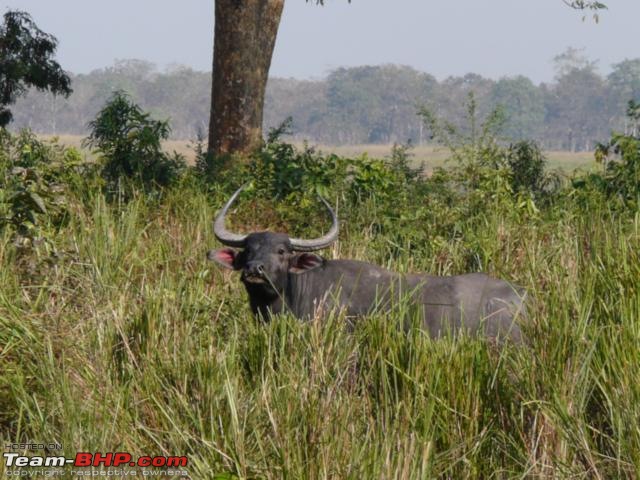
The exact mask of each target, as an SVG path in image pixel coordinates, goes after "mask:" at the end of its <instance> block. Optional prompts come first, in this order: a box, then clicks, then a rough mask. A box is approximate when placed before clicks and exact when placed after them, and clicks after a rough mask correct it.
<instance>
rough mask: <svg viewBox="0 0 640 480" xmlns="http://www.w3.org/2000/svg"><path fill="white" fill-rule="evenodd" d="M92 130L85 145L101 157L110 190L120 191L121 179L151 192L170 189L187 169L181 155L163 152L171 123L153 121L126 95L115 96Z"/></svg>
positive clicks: (93, 122) (115, 94)
mask: <svg viewBox="0 0 640 480" xmlns="http://www.w3.org/2000/svg"><path fill="white" fill-rule="evenodd" d="M89 126H90V128H91V134H90V135H89V137H88V138H87V140H86V143H87V145H90V146H92V147H95V148H96V149H97V150H98V151H99V152H100V153H101V154H102V157H103V158H102V161H103V165H102V176H103V178H104V179H105V180H106V181H107V185H108V187H109V188H110V189H111V190H116V189H117V188H118V187H120V186H121V180H122V179H125V180H126V179H129V180H133V181H134V182H136V183H139V184H141V185H142V186H143V187H145V188H148V189H149V188H153V187H156V186H167V185H169V184H171V183H172V182H173V181H175V180H176V179H177V178H178V175H179V173H180V171H181V170H182V168H183V167H184V159H183V158H182V157H181V156H180V155H178V154H175V153H174V154H173V155H169V154H167V153H165V152H163V151H162V147H161V141H162V140H166V139H167V138H168V137H169V132H170V127H169V122H168V121H166V120H165V121H162V120H153V119H152V118H150V115H149V114H148V113H145V112H143V111H142V109H141V108H140V107H139V106H138V105H137V104H135V103H134V102H133V101H132V100H131V99H130V98H129V97H128V95H127V94H125V93H124V92H121V91H118V92H115V93H114V95H113V97H112V98H111V100H110V101H109V102H108V103H107V104H106V105H105V106H104V108H103V109H102V110H101V111H100V112H99V113H98V116H97V117H96V118H95V120H93V121H92V122H91V123H90V124H89ZM125 186H126V185H125ZM125 193H127V192H126V190H125Z"/></svg>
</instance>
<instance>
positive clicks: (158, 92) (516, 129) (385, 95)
mask: <svg viewBox="0 0 640 480" xmlns="http://www.w3.org/2000/svg"><path fill="white" fill-rule="evenodd" d="M556 71H557V75H556V78H555V79H554V81H553V82H552V83H543V84H540V85H535V84H534V83H533V82H532V81H531V80H529V79H528V78H526V77H523V76H516V77H505V78H501V79H500V80H492V79H488V78H484V77H482V76H480V75H476V74H473V73H470V74H467V75H465V76H463V77H449V78H447V79H445V80H443V81H440V82H439V81H437V80H436V79H435V78H434V77H433V76H432V75H429V74H428V73H423V72H419V71H416V70H414V69H413V68H410V67H406V66H396V65H384V66H364V67H355V68H340V69H337V70H335V71H333V72H331V73H330V74H329V75H328V76H327V77H326V78H325V79H321V80H296V79H284V78H272V79H270V81H269V86H268V89H267V99H266V106H265V122H264V123H265V127H266V129H269V128H271V127H275V126H278V125H280V124H281V123H282V122H283V121H284V120H285V119H286V118H287V117H292V118H293V136H294V137H295V138H297V139H308V140H310V141H312V142H320V143H324V144H350V143H351V144H353V143H385V144H387V143H394V142H400V143H404V142H407V141H411V142H413V143H414V144H419V143H425V142H428V141H429V140H430V133H429V132H428V131H426V129H425V127H424V126H423V123H422V121H421V117H419V116H418V115H417V112H418V110H419V109H420V108H421V107H426V108H428V109H430V110H431V111H432V112H434V113H435V114H436V115H438V116H439V117H440V118H442V119H445V120H447V121H449V122H451V123H452V124H454V125H460V126H463V125H465V124H467V123H468V122H467V119H466V118H465V116H466V110H465V101H466V100H467V97H468V95H469V92H473V93H474V95H475V99H476V102H477V107H478V112H479V114H480V115H486V114H488V113H489V112H491V111H492V110H493V109H494V108H495V107H497V106H501V107H502V108H503V111H504V113H505V115H506V122H505V126H504V136H505V138H506V139H513V140H516V139H534V140H537V141H538V142H540V143H541V145H542V146H543V147H544V148H546V149H553V150H590V149H592V148H593V146H594V144H595V142H598V141H602V140H603V139H606V138H607V137H608V136H609V133H610V132H611V131H612V130H617V131H625V129H626V128H627V125H626V124H625V112H626V106H627V103H628V101H629V100H632V99H635V100H636V101H638V100H640V59H633V60H625V61H623V62H621V63H619V64H616V65H614V66H613V69H612V71H611V73H610V74H609V75H607V76H603V75H601V74H600V73H599V72H598V70H597V68H596V66H595V63H594V62H590V61H587V60H585V59H584V58H583V57H581V56H580V55H579V54H578V52H577V51H575V50H571V49H570V50H568V51H567V52H566V53H565V54H562V55H559V56H558V57H556ZM72 86H73V89H74V92H73V94H72V95H71V96H70V97H69V98H68V99H64V98H61V97H59V98H55V97H52V96H51V95H48V94H44V93H40V92H36V91H33V92H30V93H29V94H28V95H27V96H26V97H25V98H23V99H21V100H20V101H19V102H18V104H17V105H16V106H15V109H14V116H15V122H14V124H13V128H20V127H23V126H29V127H31V129H33V130H34V131H36V132H39V133H48V134H86V133H87V123H88V122H89V121H90V120H92V119H93V118H94V117H95V115H96V113H97V112H98V110H99V109H100V108H101V107H102V106H103V105H104V103H105V101H106V100H107V98H108V97H110V95H111V94H112V92H113V91H114V90H118V89H122V90H125V91H127V92H128V93H130V94H131V96H132V97H133V99H134V100H135V101H136V102H138V103H139V104H140V105H141V106H142V107H143V108H144V109H146V110H149V111H151V112H152V113H153V114H154V115H155V116H158V117H160V118H169V119H170V121H171V126H172V129H173V132H172V136H173V137H174V138H180V139H195V138H196V137H197V135H198V134H199V133H201V134H203V133H206V129H207V124H208V122H209V108H210V91H211V73H210V72H197V71H194V70H192V69H190V68H186V67H174V68H170V69H167V70H165V71H164V72H158V71H157V70H156V68H155V66H154V65H153V64H151V63H149V62H145V61H140V60H124V61H118V62H116V63H115V65H114V66H112V67H109V68H105V69H101V70H95V71H93V72H91V73H89V74H82V75H72Z"/></svg>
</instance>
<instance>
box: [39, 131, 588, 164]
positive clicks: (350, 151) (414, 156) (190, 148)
mask: <svg viewBox="0 0 640 480" xmlns="http://www.w3.org/2000/svg"><path fill="white" fill-rule="evenodd" d="M42 138H43V139H51V138H58V139H59V141H60V143H62V144H65V145H69V146H72V147H75V148H78V149H80V150H81V151H82V152H83V153H84V154H86V155H87V157H88V158H92V154H91V151H90V149H88V148H84V147H83V145H82V141H83V139H84V137H82V136H80V135H59V136H57V137H54V136H53V135H42ZM296 145H297V146H298V147H302V144H301V143H296ZM309 145H310V146H312V147H314V148H316V149H317V150H320V151H322V152H324V153H335V154H336V155H340V156H343V157H358V156H361V155H363V154H365V153H366V154H367V155H368V156H369V157H371V158H388V157H390V156H391V152H392V149H393V145H379V144H363V145H340V146H336V145H317V144H313V143H310V144H309ZM163 147H164V148H165V149H166V150H169V151H175V152H177V153H179V154H181V155H184V156H185V158H186V159H187V162H188V163H189V164H193V162H194V160H195V152H194V142H193V141H188V140H165V141H164V142H163ZM410 154H411V161H412V163H413V164H414V165H415V166H419V165H424V167H425V171H427V172H430V171H431V170H433V169H434V168H436V167H442V166H444V165H445V163H446V160H447V158H448V157H449V155H448V151H447V149H446V148H445V147H434V146H427V145H421V146H415V147H412V148H411V150H410ZM545 155H546V157H547V161H548V167H549V168H551V169H556V168H557V169H561V170H562V171H564V172H572V171H574V170H577V169H581V170H589V169H593V168H597V164H596V162H595V160H594V157H593V152H564V151H562V152H561V151H550V152H545Z"/></svg>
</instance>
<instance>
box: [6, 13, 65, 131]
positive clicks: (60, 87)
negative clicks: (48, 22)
mask: <svg viewBox="0 0 640 480" xmlns="http://www.w3.org/2000/svg"><path fill="white" fill-rule="evenodd" d="M57 45H58V42H57V40H56V39H55V37H53V36H52V35H49V34H48V33H45V32H43V31H42V30H40V29H39V28H38V27H37V25H36V24H35V23H34V21H33V20H32V19H31V16H30V15H29V14H28V13H26V12H22V11H18V10H10V11H8V12H7V13H5V14H4V23H3V24H2V25H1V26H0V127H3V128H4V127H6V126H7V125H8V124H9V123H10V122H11V120H12V118H13V115H12V114H11V110H9V109H8V108H7V106H8V105H12V104H13V103H15V101H16V99H17V98H18V97H20V96H21V95H23V94H24V93H25V92H26V91H27V88H28V87H35V88H37V89H38V90H49V91H50V92H52V93H54V94H58V93H61V94H63V95H65V96H68V95H69V94H70V93H71V87H70V84H71V80H70V79H69V77H68V76H67V74H66V73H65V72H64V71H63V70H62V67H60V65H59V64H58V62H56V61H55V60H53V55H54V53H55V51H56V48H57Z"/></svg>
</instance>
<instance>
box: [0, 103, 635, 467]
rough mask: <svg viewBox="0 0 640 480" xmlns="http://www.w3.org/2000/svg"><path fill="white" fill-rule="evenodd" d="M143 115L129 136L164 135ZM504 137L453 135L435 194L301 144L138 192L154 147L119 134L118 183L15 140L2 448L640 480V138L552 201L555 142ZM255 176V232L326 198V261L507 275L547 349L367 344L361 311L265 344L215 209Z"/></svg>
mask: <svg viewBox="0 0 640 480" xmlns="http://www.w3.org/2000/svg"><path fill="white" fill-rule="evenodd" d="M125 100H126V98H125ZM114 102H115V103H116V104H120V103H118V102H122V98H120V99H118V98H117V97H115V98H114V99H113V102H112V103H111V104H110V105H107V107H105V108H104V109H103V110H102V112H103V113H104V112H108V111H110V110H109V107H110V106H113V105H114ZM121 106H122V105H121ZM471 106H472V105H468V106H467V111H468V112H471V113H473V112H472V109H471V108H470V107H471ZM125 107H126V108H123V111H124V112H125V113H126V114H127V115H129V116H130V118H129V119H128V120H127V119H126V118H124V119H122V122H121V124H123V125H127V124H129V123H127V122H131V121H134V120H136V119H137V120H139V121H142V123H143V126H144V125H147V126H149V125H151V126H158V124H157V123H155V122H156V121H155V120H153V119H152V118H151V117H148V116H145V115H144V114H143V112H142V111H140V110H139V109H137V108H133V107H137V106H136V105H134V104H132V103H127V105H125ZM474 108H475V107H474ZM629 113H630V115H631V116H630V118H629V122H630V123H634V122H636V121H637V119H638V118H637V115H636V114H637V110H635V107H634V105H631V107H630V110H629ZM138 114H142V118H141V117H140V115H138ZM634 115H635V116H634ZM428 119H430V121H431V125H432V126H435V125H445V124H446V122H444V121H443V120H442V119H439V118H438V117H437V116H435V115H432V116H429V117H428ZM494 122H495V115H493V116H489V118H487V119H486V120H483V121H480V122H479V123H478V125H477V126H478V128H477V132H476V133H474V134H473V135H468V134H467V132H466V130H464V129H463V130H462V131H452V130H448V129H446V128H445V129H444V130H443V132H444V133H446V134H447V135H448V136H447V137H446V138H441V140H442V141H447V142H448V143H449V144H450V145H451V146H452V147H453V148H452V155H453V163H452V164H451V165H450V167H449V168H447V169H439V170H436V171H435V172H434V173H433V175H431V176H430V177H425V176H423V175H420V173H419V171H416V170H415V169H414V168H413V165H412V164H411V161H410V150H407V149H404V148H396V149H395V151H394V155H393V157H392V158H389V159H381V160H379V159H370V158H367V157H366V156H365V157H360V158H341V157H338V156H335V155H331V156H327V157H325V156H322V155H320V154H319V153H317V152H315V151H314V150H313V149H310V148H304V149H302V150H297V149H295V148H294V147H292V146H291V145H289V144H287V143H285V142H283V141H281V140H280V139H279V138H278V134H281V133H283V132H282V131H279V132H278V131H276V132H273V133H272V135H271V136H270V138H269V142H268V143H267V145H266V146H265V147H264V149H263V150H262V151H261V152H259V153H258V154H256V155H255V157H253V158H251V159H247V161H246V162H236V163H234V164H232V165H227V164H219V163H216V162H208V161H206V159H205V158H204V157H203V156H201V158H200V159H199V161H198V162H197V165H196V166H195V167H191V168H188V169H181V170H177V169H172V168H170V165H167V170H163V169H162V168H159V169H158V170H155V172H156V173H155V174H157V175H158V176H159V178H170V180H171V181H168V182H164V183H163V182H155V181H153V179H149V178H148V177H143V176H141V175H138V174H137V172H138V171H137V170H136V169H135V168H134V169H133V170H132V172H133V174H132V175H131V176H129V177H122V178H120V180H121V181H120V182H116V183H115V184H114V182H113V181H112V180H113V177H112V176H111V175H112V174H113V173H114V172H120V173H122V172H124V171H125V170H123V169H119V168H118V166H119V164H120V163H125V162H129V161H130V157H129V156H127V154H126V153H127V152H131V151H134V150H135V148H134V147H135V145H134V146H130V148H128V149H127V148H124V147H123V148H121V149H120V150H118V152H123V151H124V152H125V155H121V156H118V154H117V152H116V150H114V149H112V148H110V145H113V144H115V143H117V142H118V141H120V142H121V143H122V142H123V143H126V140H122V137H121V136H120V133H119V132H117V131H109V130H108V129H102V130H100V129H99V127H100V126H101V125H102V123H101V122H99V121H96V122H94V124H93V125H92V128H93V130H92V137H93V138H100V139H101V141H100V142H96V143H95V145H96V147H97V148H98V156H99V161H98V164H95V165H92V164H89V165H87V164H83V163H82V162H79V155H78V152H77V151H75V150H74V149H69V148H64V147H60V146H57V145H56V144H51V143H43V142H42V141H40V140H38V139H37V138H36V137H34V136H33V135H32V134H30V133H29V132H23V133H20V134H17V135H12V134H8V133H6V132H3V134H2V136H0V285H1V288H0V362H1V363H2V368H0V441H1V442H4V443H6V442H8V441H14V442H15V441H28V440H40V441H54V440H55V441H58V442H60V443H62V444H63V446H64V453H65V454H66V455H67V456H73V455H74V454H75V453H76V452H77V451H100V452H104V451H111V450H118V451H131V452H132V453H134V454H145V455H146V454H152V455H153V454H162V453H164V454H168V455H183V454H186V455H188V457H189V461H190V463H189V467H188V470H189V471H190V474H191V475H192V477H193V478H211V473H212V472H220V473H232V474H235V475H237V476H240V477H243V478H283V477H288V478H407V479H408V478H429V477H434V476H439V477H445V478H488V477H491V476H497V477H512V476H518V477H521V476H548V477H555V478H557V477H576V476H577V477H595V478H621V477H630V478H632V477H635V476H637V474H638V470H639V469H640V429H639V428H638V425H640V408H639V406H640V383H638V378H639V375H640V370H639V368H640V356H639V355H638V352H639V350H638V345H639V343H640V323H639V322H640V289H639V288H638V287H639V285H640V281H639V280H640V211H639V200H640V191H639V189H638V185H640V140H639V139H638V137H636V136H634V135H617V136H615V137H614V138H613V139H612V140H611V142H610V143H607V144H603V145H601V146H600V148H599V152H600V153H599V155H600V158H601V160H602V161H603V164H604V165H605V167H603V170H602V171H601V172H592V173H590V174H588V175H582V174H581V176H576V177H574V178H570V179H562V178H556V179H555V180H553V181H551V180H550V177H549V176H548V172H546V171H545V170H544V169H543V168H541V166H544V158H543V157H542V156H541V154H540V149H539V147H537V146H536V145H535V144H532V143H530V142H521V143H516V144H513V145H511V146H508V145H504V144H501V143H500V142H497V141H495V138H494V136H493V133H492V132H493V125H494V124H495V123H494ZM472 130H475V129H472ZM435 131H439V130H438V129H435ZM100 132H101V133H100ZM98 133H100V135H98ZM163 133H165V132H164V130H163V129H162V128H159V129H157V130H156V135H161V134H163ZM109 140H111V141H109ZM139 140H140V138H139V135H133V136H132V137H131V141H132V142H139ZM148 143H149V144H151V145H152V146H154V148H155V145H157V144H156V143H154V142H148ZM107 165H110V168H107V169H105V166H107ZM167 175H169V177H167ZM248 179H251V180H253V189H252V190H251V191H249V192H247V193H246V194H245V195H244V196H243V197H242V199H241V202H240V205H239V208H238V209H237V210H236V211H235V212H234V213H233V216H232V221H233V222H234V228H236V229H238V230H243V229H244V230H245V231H247V230H255V229H258V228H269V229H278V230H287V231H289V232H290V233H293V234H296V235H315V234H317V233H319V232H320V231H321V230H322V228H323V225H324V223H325V222H326V219H325V218H324V216H323V214H322V212H321V210H320V211H319V209H318V202H317V198H316V196H315V194H316V192H317V193H322V194H323V195H325V196H326V197H327V198H329V199H331V201H332V202H337V203H338V205H339V212H340V216H341V217H342V219H343V224H342V231H341V235H340V240H339V242H338V243H337V244H336V245H335V246H334V247H333V248H332V249H331V250H330V251H327V252H325V255H327V256H329V257H343V258H347V257H348V258H357V259H362V260H367V261H371V262H376V263H378V264H381V265H385V266H388V267H390V268H393V269H396V270H398V271H426V272H431V273H438V274H453V273H459V272H468V271H476V270H483V271H486V272H489V273H491V274H494V275H496V276H500V277H504V278H508V279H510V280H511V281H513V282H517V283H519V284H521V285H523V286H525V287H526V288H527V289H528V291H529V292H530V295H531V305H530V318H529V320H528V322H527V323H526V324H525V326H524V329H525V331H526V333H527V336H528V338H529V342H528V345H527V346H525V347H516V346H508V347H506V348H505V349H504V350H499V349H497V348H496V347H495V345H492V344H490V343H487V342H485V341H482V340H478V339H471V338H466V337H464V336H462V337H460V338H456V339H452V338H444V339H440V340H431V339H429V338H427V336H426V335H425V334H424V333H422V332H421V331H419V330H417V329H412V330H410V331H409V332H404V331H403V330H402V329H401V328H400V326H399V321H398V315H393V314H391V315H372V316H371V317H370V318H367V319H363V320H362V321H360V322H359V323H358V324H357V325H356V328H355V331H353V332H349V331H347V329H345V326H344V319H343V318H341V316H340V315H339V314H338V313H335V314H334V315H333V316H332V317H331V318H330V319H329V320H327V321H321V320H315V321H312V322H308V323H301V322H298V321H296V320H295V319H293V318H289V317H287V316H283V317H281V318H278V319H277V320H275V321H274V322H272V323H271V324H269V325H259V324H257V323H256V322H255V321H254V319H253V318H252V317H251V315H250V312H249V308H248V305H247V302H246V299H245V295H244V292H243V291H242V287H241V286H240V284H239V281H238V280H237V278H235V276H233V275H232V274H229V273H227V272H223V271H221V270H219V269H217V268H216V267H215V266H212V265H210V264H207V263H206V262H205V252H206V251H207V249H208V248H211V247H213V246H214V245H215V240H214V238H213V234H212V231H211V220H212V218H213V217H214V214H215V211H216V208H219V206H220V205H221V204H222V203H223V201H224V200H225V199H226V198H227V196H228V195H229V194H230V193H231V192H232V191H233V190H234V189H235V188H236V187H237V186H238V185H239V184H240V183H244V182H245V181H246V180H248ZM114 188H115V189H118V188H121V189H123V194H122V195H118V194H117V191H116V192H114ZM114 193H115V194H114ZM274 199H275V200H274ZM256 212H259V214H256ZM398 308H399V309H402V305H399V307H398ZM398 313H401V311H399V312H398ZM2 468H3V467H0V469H2ZM3 473H4V472H2V471H1V470H0V474H3Z"/></svg>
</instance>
